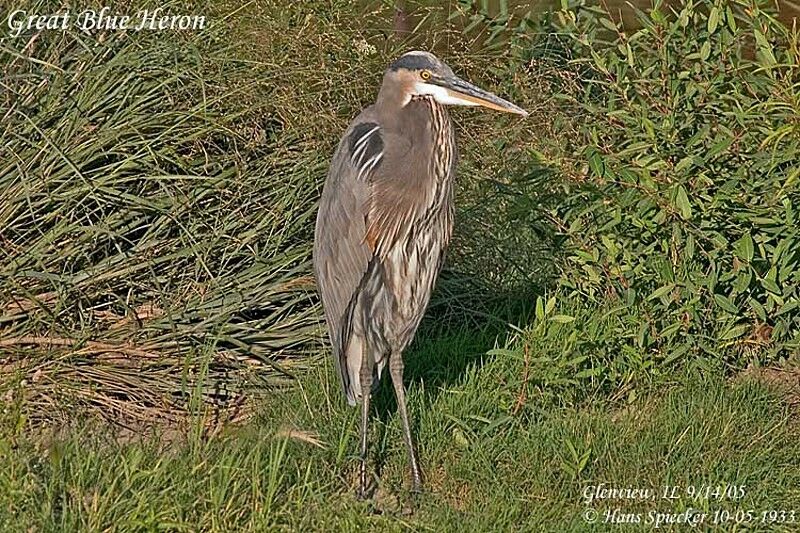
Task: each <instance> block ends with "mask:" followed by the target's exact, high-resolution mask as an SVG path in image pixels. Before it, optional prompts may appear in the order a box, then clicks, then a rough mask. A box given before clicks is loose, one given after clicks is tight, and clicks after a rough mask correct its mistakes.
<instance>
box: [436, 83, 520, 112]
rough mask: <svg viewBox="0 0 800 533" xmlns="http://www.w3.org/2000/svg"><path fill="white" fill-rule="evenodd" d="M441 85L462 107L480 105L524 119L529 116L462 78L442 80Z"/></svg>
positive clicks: (515, 106) (506, 101) (517, 107)
mask: <svg viewBox="0 0 800 533" xmlns="http://www.w3.org/2000/svg"><path fill="white" fill-rule="evenodd" d="M440 84H441V86H442V87H444V89H445V90H446V91H447V94H448V96H449V97H450V98H452V99H454V100H458V101H459V102H458V103H460V104H461V105H473V106H474V105H479V106H483V107H488V108H489V109H494V110H495V111H503V112H504V113H516V114H517V115H522V116H523V117H527V116H528V112H527V111H525V110H524V109H522V108H521V107H519V106H517V105H514V104H512V103H511V102H509V101H508V100H503V99H502V98H500V97H499V96H497V95H495V94H492V93H490V92H489V91H484V90H483V89H481V88H480V87H476V86H475V85H472V84H471V83H469V82H467V81H464V80H462V79H461V78H450V79H446V80H442V82H440Z"/></svg>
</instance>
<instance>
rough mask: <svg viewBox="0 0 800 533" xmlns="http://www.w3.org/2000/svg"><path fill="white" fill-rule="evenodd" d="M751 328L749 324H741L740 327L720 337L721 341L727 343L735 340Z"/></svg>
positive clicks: (733, 328) (735, 327) (731, 329)
mask: <svg viewBox="0 0 800 533" xmlns="http://www.w3.org/2000/svg"><path fill="white" fill-rule="evenodd" d="M749 328H750V326H749V325H747V324H739V325H738V326H734V327H732V328H730V329H729V330H728V331H726V332H725V333H723V334H722V336H721V337H720V340H723V341H727V340H731V339H735V338H737V337H741V336H742V335H743V334H744V333H745V332H746V331H747V330H748V329H749Z"/></svg>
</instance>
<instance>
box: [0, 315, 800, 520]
mask: <svg viewBox="0 0 800 533" xmlns="http://www.w3.org/2000/svg"><path fill="white" fill-rule="evenodd" d="M488 339H489V337H488V336H487V337H485V338H483V339H481V338H479V337H478V338H473V337H471V336H470V335H469V334H467V333H466V332H464V331H461V332H459V333H453V332H452V331H451V332H450V333H448V334H445V335H438V334H435V333H431V332H429V334H428V335H426V336H425V337H423V339H421V340H419V341H418V342H416V344H415V346H414V348H413V349H412V353H411V354H410V357H409V362H408V366H409V368H410V369H413V371H414V372H413V373H414V376H415V377H412V378H411V379H410V382H411V387H410V390H411V393H410V409H411V412H412V414H413V417H414V419H415V420H416V421H417V426H418V435H419V441H420V453H421V456H422V460H423V464H424V466H425V473H426V482H427V491H426V493H425V494H424V495H423V496H421V497H417V498H413V497H411V496H409V494H408V493H407V492H406V491H405V489H404V487H407V477H408V474H407V463H406V455H405V449H404V447H403V444H402V440H401V437H400V426H399V420H398V418H397V417H396V416H395V415H394V412H393V409H392V407H393V406H392V405H391V394H389V390H388V389H389V387H383V389H382V390H381V391H380V393H379V396H378V402H377V404H378V406H377V409H376V418H375V422H374V423H373V431H372V439H371V442H372V451H371V456H370V461H371V464H372V465H373V466H375V465H378V467H379V468H380V476H381V480H380V489H379V491H378V493H377V495H376V497H375V499H374V501H372V502H366V503H364V502H358V501H356V500H355V498H354V491H355V480H356V469H357V459H356V458H355V457H354V455H353V454H354V451H355V449H356V443H357V432H358V428H357V416H356V415H357V410H355V409H350V408H348V407H346V405H345V402H343V401H342V399H341V397H340V392H339V386H338V383H337V382H336V381H335V379H336V378H335V376H334V374H333V370H332V368H331V365H329V364H326V365H321V366H319V367H317V368H315V369H314V370H312V371H311V372H310V373H308V374H307V375H305V376H304V377H303V378H302V379H301V380H300V383H299V387H297V388H296V389H294V390H292V391H291V392H284V393H274V394H275V396H274V397H273V398H271V399H270V401H268V402H266V403H265V407H264V409H263V410H262V411H261V412H260V413H259V415H258V416H257V418H256V419H255V420H254V421H252V422H251V423H249V424H248V425H247V426H245V427H232V428H229V429H228V430H226V431H225V432H224V433H223V434H221V435H218V436H216V437H214V438H211V439H206V438H203V436H202V433H201V432H199V431H192V430H191V429H190V430H188V431H186V432H185V433H182V434H179V435H171V436H170V435H162V436H161V437H160V438H158V437H153V438H145V439H138V440H136V441H134V442H126V443H122V442H120V441H119V440H118V439H116V438H115V435H114V433H113V432H108V431H104V430H102V429H98V426H96V425H94V424H91V423H88V424H86V425H85V426H83V427H80V428H79V427H73V428H71V430H70V431H68V432H63V431H62V432H59V431H54V432H53V433H52V434H49V433H46V432H45V433H42V434H40V435H38V436H33V435H29V434H28V435H24V436H20V437H18V438H15V437H13V431H9V429H10V428H9V426H8V424H10V423H11V421H10V419H9V418H8V415H6V416H7V419H6V422H7V423H6V425H5V426H4V429H5V430H4V432H3V435H4V436H3V437H1V438H0V456H1V457H0V458H1V459H2V464H3V465H4V466H3V468H2V469H0V526H1V527H2V529H3V530H4V531H30V530H36V531H77V530H80V531H102V530H116V531H137V530H154V529H164V528H166V529H169V530H172V531H199V530H202V531H232V530H245V531H263V530H266V529H269V530H291V531H297V530H302V529H306V530H313V531H348V530H349V531H352V530H357V529H365V528H368V529H371V530H379V531H404V530H415V531H417V530H424V531H442V530H452V529H454V528H462V529H466V530H470V531H476V530H482V531H489V530H492V531H512V530H513V531H541V530H543V529H544V530H551V531H552V530H559V531H585V530H587V529H592V528H589V527H588V526H587V524H586V522H585V521H584V518H583V513H585V512H586V509H587V508H592V509H594V510H596V511H597V512H598V513H600V516H601V517H602V516H604V515H603V513H604V512H606V511H609V512H611V511H613V510H614V509H616V508H619V509H620V510H621V511H622V512H625V513H629V514H640V515H641V516H642V517H643V518H642V519H643V520H644V519H646V515H647V513H648V512H649V511H658V512H674V513H678V512H680V511H682V510H685V509H687V508H689V507H691V508H694V509H701V510H705V511H707V512H709V513H711V514H710V516H709V518H708V520H709V521H710V520H713V513H714V511H717V510H728V511H730V512H731V513H733V512H735V511H736V510H737V509H752V510H754V511H756V513H757V515H758V516H759V517H760V516H761V513H762V512H763V511H769V510H772V509H775V510H787V511H788V510H793V511H795V512H796V513H799V514H800V507H798V502H799V501H800V489H798V487H800V459H799V458H800V424H798V419H797V414H796V411H792V410H791V409H790V408H789V406H788V404H787V402H786V399H785V398H784V397H781V395H780V394H779V393H778V392H777V391H776V390H774V389H770V388H768V387H766V386H765V385H764V384H763V383H759V382H757V381H753V380H738V381H735V382H730V381H723V380H721V379H719V378H716V377H704V376H703V375H700V374H693V375H685V376H679V378H680V379H679V380H678V381H680V383H676V384H674V385H673V386H671V387H668V388H664V387H660V388H657V389H654V390H651V391H648V392H646V393H643V394H642V395H641V396H640V397H639V398H638V399H637V400H635V401H633V402H630V403H623V402H616V403H614V402H610V401H608V400H607V399H603V398H602V397H598V398H595V399H594V400H592V401H589V402H581V403H580V404H578V405H568V404H566V403H564V402H558V401H554V400H552V399H545V398H540V399H535V398H531V400H530V401H531V404H533V405H536V404H537V403H538V405H536V408H535V409H527V410H523V411H520V412H518V413H517V414H516V415H514V414H513V411H514V409H513V406H514V404H515V401H516V394H517V391H516V390H514V389H513V388H512V387H509V386H507V385H508V383H509V382H510V381H514V380H516V379H517V377H518V375H519V374H520V371H521V368H520V364H521V363H520V362H519V361H518V360H516V359H513V358H508V357H500V356H498V357H494V358H486V357H484V356H482V355H481V354H482V352H483V350H484V349H485V348H484V342H485V341H487V340H488ZM542 348H543V349H544V348H545V347H542ZM457 354H460V357H462V358H463V359H464V361H461V362H459V361H456V362H455V364H450V363H452V362H449V361H446V360H443V359H444V358H443V356H447V357H457ZM453 368H456V369H458V370H457V371H453V370H452V369H453ZM195 429H197V426H195ZM599 483H605V484H607V486H608V487H613V488H647V489H652V490H654V491H656V492H657V493H658V494H659V495H660V494H661V492H662V491H663V490H666V489H664V487H667V486H675V487H679V488H678V489H674V490H676V491H677V492H675V496H676V497H675V498H674V499H671V500H663V499H660V498H656V499H655V500H646V501H624V500H614V501H610V500H605V501H596V502H594V503H591V504H587V503H586V502H585V501H584V497H583V494H584V491H585V490H589V489H587V487H590V486H592V485H597V484H599ZM729 485H735V486H744V487H745V489H744V490H745V495H744V497H743V498H742V499H741V500H737V501H730V500H722V501H716V500H715V499H714V498H708V499H706V498H702V497H699V496H698V497H697V498H693V497H692V496H693V494H694V493H692V492H691V491H693V490H694V491H697V492H698V493H699V491H700V490H701V487H703V486H715V487H716V486H720V487H723V490H725V489H724V487H727V486H729ZM412 510H413V513H411V512H410V511H412ZM797 518H798V519H800V516H798V517H797ZM600 520H602V518H601V519H600ZM759 520H760V518H759ZM751 525H752V526H753V529H754V530H785V531H791V530H793V529H795V528H796V527H797V525H796V523H795V524H794V525H789V524H783V525H782V526H779V527H775V525H774V524H772V525H766V524H756V523H755V522H754V523H753V524H751ZM730 527H731V526H730V524H728V526H727V527H724V529H730ZM594 528H595V529H596V530H609V529H614V530H623V531H625V530H629V529H630V530H636V529H637V528H635V527H630V528H626V527H620V526H614V527H613V528H612V527H611V525H608V524H598V525H596V526H594Z"/></svg>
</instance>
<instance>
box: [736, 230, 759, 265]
mask: <svg viewBox="0 0 800 533" xmlns="http://www.w3.org/2000/svg"><path fill="white" fill-rule="evenodd" d="M733 250H734V252H735V253H736V257H738V258H739V259H741V260H742V261H747V262H748V263H749V262H750V261H752V260H753V254H754V253H755V249H754V247H753V238H752V237H751V236H750V233H749V232H748V233H745V234H744V235H742V236H741V238H739V240H738V241H736V243H735V244H734V245H733Z"/></svg>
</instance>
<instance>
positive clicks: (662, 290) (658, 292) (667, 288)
mask: <svg viewBox="0 0 800 533" xmlns="http://www.w3.org/2000/svg"><path fill="white" fill-rule="evenodd" d="M674 288H675V284H674V283H667V284H666V285H664V286H663V287H659V288H657V289H656V290H654V291H653V292H651V293H650V296H648V297H647V300H648V301H650V300H655V299H656V298H661V297H662V296H664V295H665V294H667V293H668V292H670V291H672V289H674Z"/></svg>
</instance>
